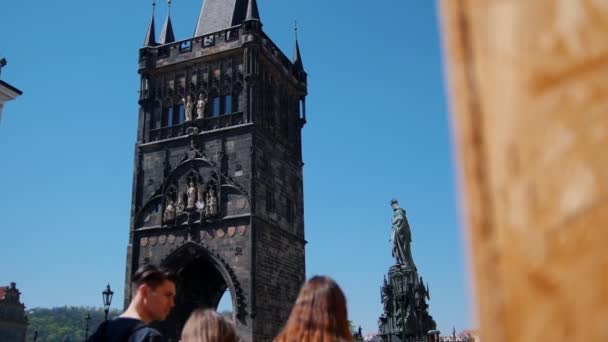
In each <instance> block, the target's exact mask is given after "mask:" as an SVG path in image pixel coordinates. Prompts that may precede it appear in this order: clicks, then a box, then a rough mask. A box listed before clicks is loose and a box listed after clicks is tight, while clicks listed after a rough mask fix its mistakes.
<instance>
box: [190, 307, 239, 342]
mask: <svg viewBox="0 0 608 342" xmlns="http://www.w3.org/2000/svg"><path fill="white" fill-rule="evenodd" d="M237 341H238V337H237V334H236V329H235V328H234V325H233V324H232V323H231V322H229V321H228V320H227V319H226V318H224V317H222V315H220V314H218V313H217V312H215V311H214V310H209V309H207V310H202V309H198V310H195V311H193V312H192V314H191V315H190V318H188V321H186V324H185V325H184V329H183V330H182V342H237Z"/></svg>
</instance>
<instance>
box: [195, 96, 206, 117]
mask: <svg viewBox="0 0 608 342" xmlns="http://www.w3.org/2000/svg"><path fill="white" fill-rule="evenodd" d="M206 105H207V100H206V99H205V95H203V93H201V94H200V95H199V96H198V101H197V102H196V118H197V119H202V118H203V117H204V116H205V106H206Z"/></svg>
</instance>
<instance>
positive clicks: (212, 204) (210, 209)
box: [205, 188, 217, 216]
mask: <svg viewBox="0 0 608 342" xmlns="http://www.w3.org/2000/svg"><path fill="white" fill-rule="evenodd" d="M205 215H207V216H213V215H217V198H216V197H215V190H213V188H212V189H209V192H208V193H207V208H206V210H205Z"/></svg>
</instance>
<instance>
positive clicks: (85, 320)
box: [84, 312, 91, 341]
mask: <svg viewBox="0 0 608 342" xmlns="http://www.w3.org/2000/svg"><path fill="white" fill-rule="evenodd" d="M90 320H91V315H89V313H88V312H87V315H86V316H84V322H85V323H84V340H85V341H86V340H87V338H89V321H90Z"/></svg>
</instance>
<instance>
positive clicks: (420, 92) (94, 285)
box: [0, 0, 473, 333]
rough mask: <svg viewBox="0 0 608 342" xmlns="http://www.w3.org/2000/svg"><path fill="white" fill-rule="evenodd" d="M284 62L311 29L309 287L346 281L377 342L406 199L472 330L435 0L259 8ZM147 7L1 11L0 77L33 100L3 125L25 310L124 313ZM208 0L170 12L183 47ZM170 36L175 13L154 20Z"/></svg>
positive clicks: (3, 211) (9, 229)
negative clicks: (81, 308) (0, 65)
mask: <svg viewBox="0 0 608 342" xmlns="http://www.w3.org/2000/svg"><path fill="white" fill-rule="evenodd" d="M258 2H259V9H260V15H261V17H262V22H263V24H264V30H265V31H266V32H267V34H268V35H269V36H270V37H271V38H272V39H273V40H274V41H275V42H276V43H277V45H278V46H279V47H281V49H282V50H283V51H284V52H285V53H286V54H287V55H288V56H291V55H292V51H293V46H294V38H293V36H294V34H293V22H294V19H297V20H298V26H299V27H300V30H299V37H300V47H301V52H302V57H303V60H304V66H305V68H306V70H307V72H308V74H309V96H308V98H307V112H308V124H307V125H306V126H305V128H304V136H303V145H304V161H305V176H304V177H305V179H304V187H305V212H306V218H305V224H306V238H307V240H308V245H307V248H306V267H307V270H306V271H307V276H308V277H310V276H312V275H314V274H327V275H330V276H331V277H333V278H335V279H336V280H337V281H338V282H339V284H340V285H341V286H342V288H343V289H344V291H345V293H346V295H347V297H348V305H349V316H350V318H351V319H352V320H353V321H354V322H355V324H360V325H362V327H363V330H364V332H373V331H376V330H377V323H376V322H377V319H378V316H379V315H380V313H381V311H382V307H381V304H380V293H379V289H380V285H381V283H382V278H383V274H384V273H386V271H387V269H388V267H389V266H390V265H391V264H392V263H393V259H392V257H391V253H390V246H389V242H388V238H389V231H390V217H391V209H390V207H389V201H390V199H391V198H393V197H396V198H398V199H399V200H400V203H401V205H402V206H403V207H404V208H405V209H406V210H407V212H408V216H409V220H410V224H411V226H412V230H413V240H414V241H413V245H412V248H413V254H414V259H415V261H416V263H417V265H418V269H419V271H420V272H421V274H422V276H423V277H424V279H425V280H426V281H428V282H429V283H430V290H431V301H430V309H431V314H432V315H433V316H434V318H435V319H436V321H437V322H438V324H439V328H440V329H441V330H442V331H443V332H444V333H448V332H450V331H451V330H452V326H453V325H455V326H456V327H457V329H461V328H468V327H471V326H472V324H473V322H472V319H471V318H470V308H471V305H470V304H469V299H468V298H469V291H468V281H467V271H466V267H465V256H464V252H463V247H462V245H463V240H462V236H463V234H461V228H460V224H459V218H458V217H459V216H458V210H457V208H458V204H457V202H456V199H457V197H458V196H457V194H456V185H455V179H456V177H455V172H454V159H453V158H454V157H453V155H452V146H451V138H450V130H449V116H448V112H447V108H446V95H445V89H444V80H443V67H442V63H441V62H442V60H441V48H440V38H439V25H438V22H437V9H436V7H435V6H436V4H435V2H434V1H430V0H412V1H403V0H376V1H374V2H370V1H352V0H348V1H347V0H331V1H317V0H308V1H295V0H258ZM150 3H151V1H149V0H137V1H82V0H65V1H61V2H56V1H55V2H53V1H34V2H30V1H10V2H7V3H6V4H4V5H3V6H2V11H0V43H1V45H0V55H3V56H4V57H6V58H7V59H8V66H7V67H6V68H4V69H3V71H2V79H3V80H4V81H7V82H9V83H11V84H13V85H14V86H16V87H18V88H20V89H21V90H23V92H24V95H23V96H21V97H20V98H18V99H17V100H16V101H13V102H9V103H7V104H6V106H5V110H4V115H3V119H2V122H1V123H0V233H1V238H0V260H1V262H0V284H8V282H10V281H15V282H17V284H18V286H19V288H20V289H21V291H22V292H23V297H22V298H23V301H24V302H25V304H26V305H27V307H29V308H33V307H51V306H60V305H94V306H99V305H100V304H101V294H100V293H101V291H102V290H103V287H104V286H105V284H106V283H108V282H109V283H111V285H112V287H113V288H114V289H115V290H116V293H117V295H116V298H115V300H114V303H115V304H114V305H113V306H114V307H120V306H121V305H122V300H123V299H122V298H123V296H122V291H123V281H124V272H125V271H124V270H125V260H126V248H127V237H128V229H129V211H130V203H131V182H132V172H133V152H134V143H135V133H136V125H137V106H138V105H137V99H138V93H137V91H138V85H139V81H138V75H137V56H138V49H139V48H140V46H141V45H142V43H143V40H144V36H145V33H146V28H147V25H148V22H149V18H150V13H151V5H150ZM201 4H202V1H201V0H175V1H174V3H173V8H172V21H173V24H174V29H175V33H176V38H177V39H185V38H188V37H190V36H191V35H192V34H193V32H194V27H195V24H196V20H197V17H198V13H199V11H200V7H201ZM156 13H157V27H156V29H157V33H158V32H160V30H161V25H162V23H163V22H164V18H165V15H166V5H165V3H164V2H163V1H162V0H160V1H159V5H158V6H157V12H156Z"/></svg>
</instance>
